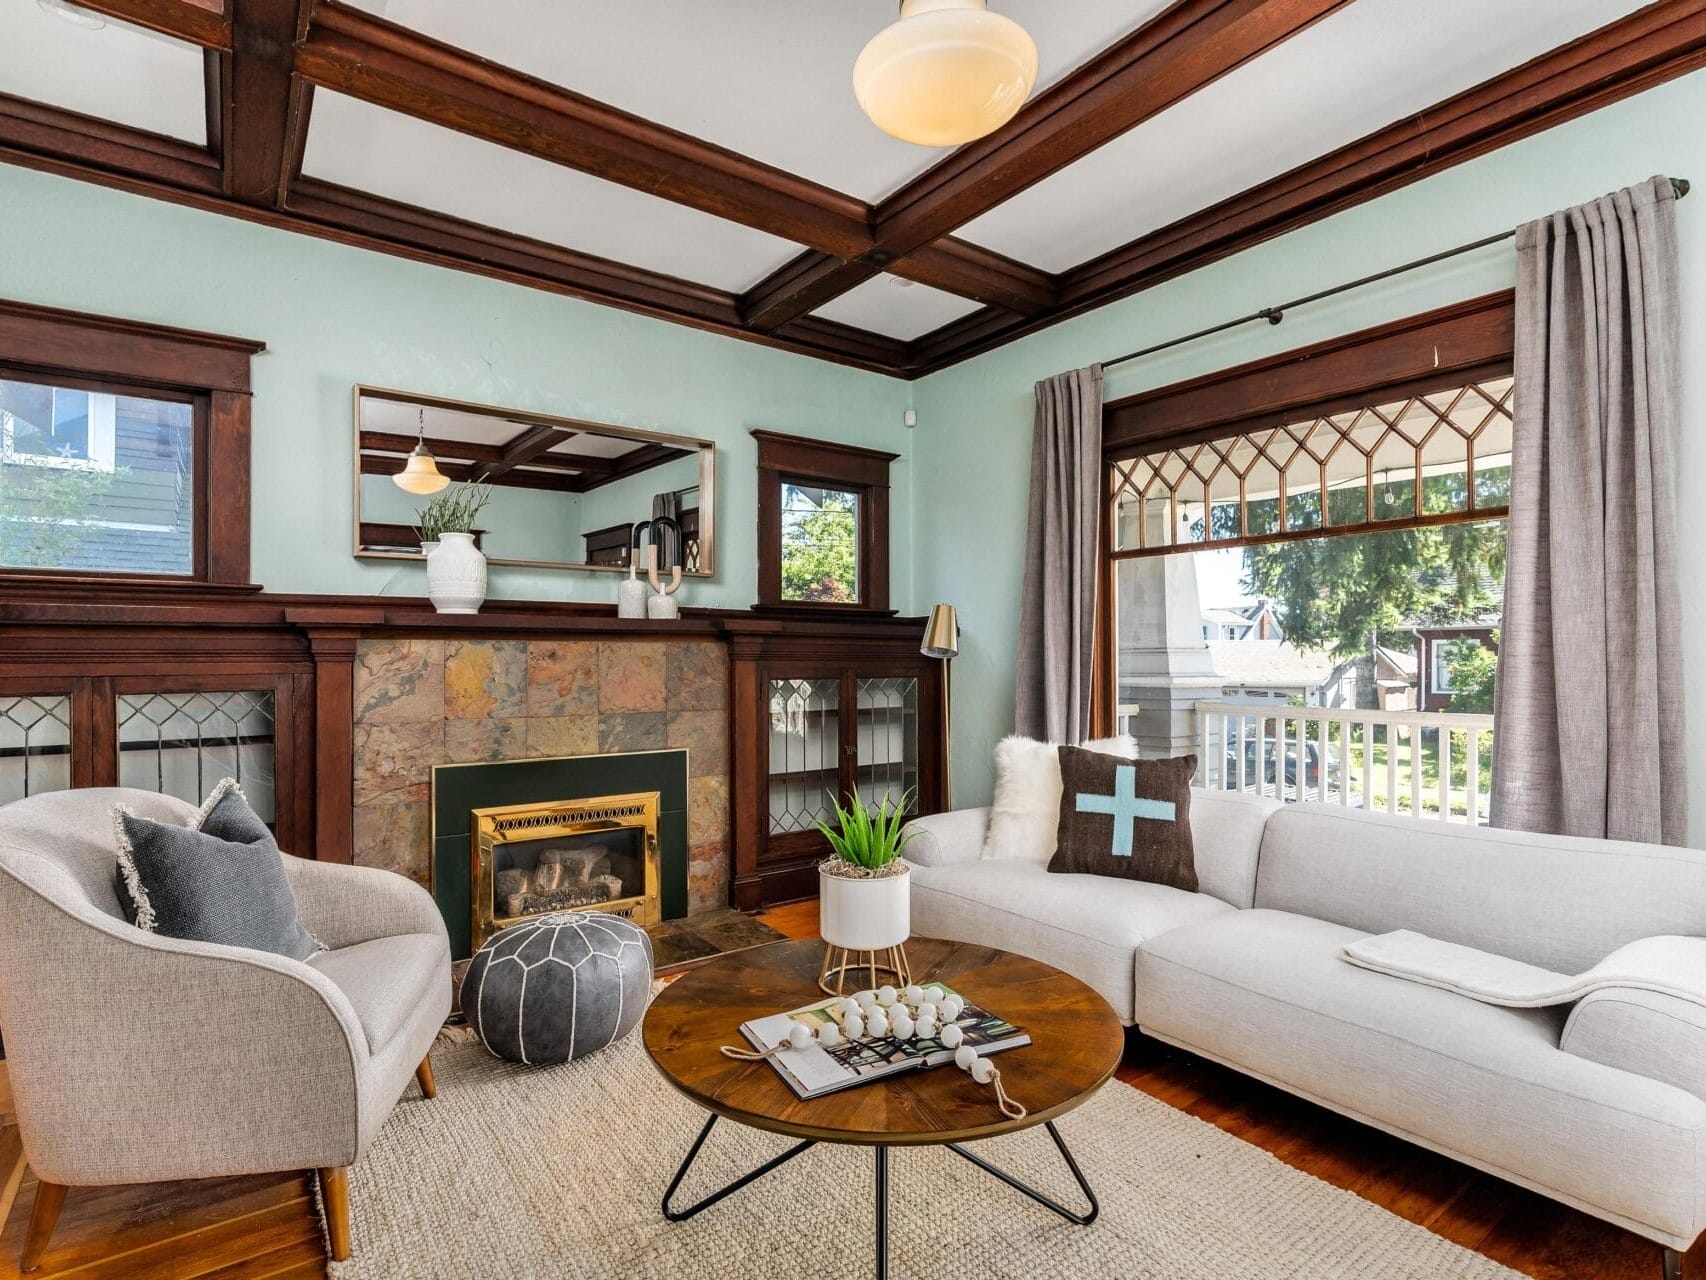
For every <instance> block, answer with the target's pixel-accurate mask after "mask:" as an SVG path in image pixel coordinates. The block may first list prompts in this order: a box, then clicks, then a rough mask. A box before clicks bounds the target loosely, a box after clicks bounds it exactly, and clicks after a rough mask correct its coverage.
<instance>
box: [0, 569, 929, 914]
mask: <svg viewBox="0 0 1706 1280" xmlns="http://www.w3.org/2000/svg"><path fill="white" fill-rule="evenodd" d="M615 612H616V611H615V606H614V604H601V603H585V602H577V601H561V602H550V601H506V600H493V601H488V602H487V604H486V606H485V608H484V609H483V610H482V611H481V612H480V613H479V614H477V615H474V616H465V617H464V616H446V615H441V614H438V613H436V612H435V611H434V610H433V608H432V606H431V604H430V602H428V601H426V600H424V599H418V598H405V597H396V596H325V595H302V594H286V593H271V592H264V591H257V592H232V591H222V590H217V589H209V588H206V587H198V586H196V585H194V584H182V583H173V584H166V583H160V584H154V583H142V584H136V585H135V586H134V589H133V587H132V585H129V584H127V586H126V587H125V588H124V589H123V592H122V593H120V592H118V591H116V590H115V589H114V588H113V587H112V586H111V584H107V585H104V586H103V585H101V584H99V583H96V582H91V581H88V580H83V579H76V578H59V579H55V578H48V577H45V576H44V577H43V578H41V579H31V580H29V581H26V582H18V581H16V580H15V579H13V580H9V581H7V582H5V583H4V584H0V697H3V696H9V695H31V694H35V695H43V694H55V695H64V696H67V697H69V698H70V701H71V706H72V716H71V718H72V720H73V725H72V732H71V738H72V751H71V754H72V785H73V786H112V785H116V784H117V782H118V748H117V738H118V726H117V723H116V719H115V715H114V711H113V707H114V698H115V696H117V695H118V694H122V693H126V692H129V693H136V692H141V691H181V690H191V689H201V690H216V689H231V688H266V689H270V690H272V691H273V693H274V698H275V704H274V705H275V707H276V708H277V713H278V714H277V717H276V723H275V733H276V740H275V769H276V774H277V779H276V780H277V788H278V812H277V823H278V835H279V840H280V843H281V844H282V845H283V846H284V847H285V848H288V849H290V850H291V851H292V852H296V853H301V854H303V855H305V856H309V857H316V858H320V859H323V860H327V861H337V862H350V861H352V860H353V850H354V778H353V771H354V747H355V727H354V718H355V706H354V698H355V664H356V659H357V655H358V652H359V648H360V645H361V644H362V642H363V641H370V640H376V639H385V638H399V639H401V638H428V639H479V640H501V639H515V640H547V639H550V638H553V637H560V638H563V639H582V640H598V639H621V640H632V641H648V642H659V643H668V642H671V641H679V642H698V643H704V642H706V641H713V642H716V643H719V644H722V645H725V646H726V647H727V650H728V653H729V657H730V664H729V665H730V690H729V699H730V701H729V707H730V721H731V724H735V723H738V724H739V725H740V726H741V728H740V732H739V734H738V735H734V734H731V737H736V736H738V738H739V741H731V746H730V754H729V760H730V776H729V787H730V792H731V794H730V797H729V804H730V808H731V810H732V811H733V812H734V813H737V814H741V815H747V816H748V817H749V818H750V816H751V815H754V814H756V813H757V812H758V811H759V809H760V807H761V806H762V803H763V788H764V786H765V778H764V777H763V775H762V773H761V772H759V771H758V766H759V765H760V763H761V762H760V760H759V758H758V757H757V756H756V755H755V754H754V753H753V752H751V751H750V750H749V749H748V744H749V743H750V741H751V738H750V732H751V729H752V727H753V726H755V725H756V724H757V721H758V717H759V716H760V715H761V707H760V705H759V704H758V702H757V701H755V699H757V698H758V696H759V694H760V692H761V684H760V683H759V682H757V681H756V680H755V678H754V677H755V676H756V674H757V668H758V666H759V664H761V663H768V662H771V661H773V660H775V659H778V658H781V657H783V656H787V657H789V658H790V659H791V660H802V659H803V660H807V661H809V662H813V663H817V662H827V661H832V660H833V661H838V662H847V661H853V662H861V661H875V662H877V663H879V664H881V663H888V664H889V665H890V667H894V665H895V664H896V663H903V662H905V663H906V665H907V666H908V667H909V668H910V665H911V663H913V662H918V661H921V660H919V659H918V658H917V651H918V643H919V638H920V637H921V636H922V634H923V631H924V619H922V618H902V617H896V616H892V615H885V614H878V615H872V614H869V613H861V614H840V613H837V612H835V611H833V610H812V609H802V608H792V609H787V610H781V609H777V610H773V611H760V610H745V609H711V608H691V607H689V608H684V609H683V611H682V614H683V616H682V617H681V618H680V619H677V620H673V621H657V622H654V621H650V620H633V621H631V620H623V619H618V618H617V617H616V616H615ZM908 655H910V661H907V656H908ZM896 669H898V668H896ZM922 669H923V668H920V670H922ZM931 688H932V691H933V690H934V686H931ZM930 776H931V778H932V779H934V778H935V777H936V776H938V771H937V770H936V769H935V768H932V769H931V770H930ZM743 832H744V828H743V826H742V824H741V823H740V822H738V821H737V824H736V833H735V836H734V839H735V841H736V846H737V847H736V850H735V859H736V861H737V862H740V861H743V860H744V859H743V858H742V855H741V854H740V850H739V844H740V842H741V841H742V840H743V838H744V834H743ZM747 870H748V876H749V879H748V883H747V884H746V885H745V887H743V889H742V891H741V896H742V898H743V901H746V902H747V904H748V905H754V904H755V902H756V899H753V898H752V895H753V893H755V892H756V889H755V888H754V882H752V881H751V879H750V874H751V868H750V867H748V868H747ZM798 879H799V877H798V876H797V875H795V876H794V877H793V879H791V880H790V881H789V883H790V884H792V883H794V881H796V880H798ZM764 896H765V897H766V898H767V899H768V898H769V897H770V896H771V895H770V894H769V893H768V892H766V893H765V894H764Z"/></svg>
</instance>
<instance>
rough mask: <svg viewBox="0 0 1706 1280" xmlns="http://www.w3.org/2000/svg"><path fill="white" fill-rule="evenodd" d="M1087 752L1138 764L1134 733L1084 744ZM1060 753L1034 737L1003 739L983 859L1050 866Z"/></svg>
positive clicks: (997, 751) (998, 746)
mask: <svg viewBox="0 0 1706 1280" xmlns="http://www.w3.org/2000/svg"><path fill="white" fill-rule="evenodd" d="M1081 745H1082V746H1083V747H1084V749H1085V750H1086V751H1100V752H1101V753H1102V754H1104V755H1110V756H1124V757H1125V758H1126V759H1127V760H1135V759H1137V743H1136V741H1134V740H1133V738H1132V737H1131V735H1130V734H1120V735H1118V736H1117V737H1113V738H1097V739H1095V740H1093V741H1091V742H1086V743H1082V744H1081ZM1062 789H1063V787H1062V783H1061V780H1060V748H1059V747H1058V746H1057V745H1056V744H1054V743H1052V742H1038V741H1036V740H1035V739H1032V738H1020V737H1011V738H1003V739H1001V741H1000V742H998V743H997V744H996V746H995V800H994V802H993V803H992V804H991V806H990V812H989V834H988V835H987V836H985V837H984V841H983V856H984V857H986V858H998V859H1005V860H1010V861H1014V862H1034V863H1036V864H1037V865H1038V866H1039V867H1046V866H1047V865H1048V863H1049V859H1050V858H1052V857H1054V846H1055V834H1056V832H1057V830H1058V829H1059V826H1060V794H1061V791H1062Z"/></svg>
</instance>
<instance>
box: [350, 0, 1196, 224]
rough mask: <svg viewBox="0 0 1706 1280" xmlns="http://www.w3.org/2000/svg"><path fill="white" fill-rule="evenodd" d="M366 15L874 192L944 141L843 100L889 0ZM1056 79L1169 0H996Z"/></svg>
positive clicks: (451, 8) (479, 7) (418, 9)
mask: <svg viewBox="0 0 1706 1280" xmlns="http://www.w3.org/2000/svg"><path fill="white" fill-rule="evenodd" d="M353 3H354V4H355V5H356V6H357V7H359V8H362V9H365V10H367V11H368V12H370V13H375V14H378V15H380V16H382V17H385V18H388V19H390V20H391V21H393V22H397V23H401V24H402V25H403V26H406V27H410V28H412V29H414V30H416V31H419V32H422V33H423V34H425V35H429V36H432V37H433V38H434V39H437V40H443V41H445V42H447V43H449V44H453V45H456V46H458V47H460V48H464V49H468V50H471V51H473V52H474V53H478V54H480V55H481V56H482V57H485V58H490V59H491V60H493V61H494V62H499V63H502V64H503V65H505V66H507V67H512V68H514V69H515V70H517V71H524V72H526V73H527V74H529V75H533V76H538V77H539V78H540V79H542V80H548V81H550V82H551V83H552V84H556V85H561V86H562V87H564V88H567V89H573V90H574V91H575V92H576V93H583V94H585V95H586V96H588V97H590V98H594V99H597V100H598V101H600V102H607V103H609V104H611V105H612V106H616V107H620V108H622V109H623V110H624V111H631V112H633V113H634V114H635V115H639V116H643V117H644V118H645V119H647V120H655V121H657V122H658V123H659V124H664V125H668V126H669V127H670V128H673V129H679V130H680V131H681V132H683V133H688V134H691V135H693V136H694V137H697V138H703V139H705V140H706V141H709V142H714V143H716V144H717V145H719V146H723V147H728V148H730V149H731V150H734V151H738V152H740V153H742V154H743V155H749V156H752V157H753V158H755V159H758V160H762V161H765V162H766V163H768V164H772V165H776V166H777V167H778V168H782V169H786V170H788V171H789V172H790V173H797V174H800V175H801V176H803V177H807V178H810V179H812V180H813V181H816V182H821V183H823V184H824V185H826V186H830V187H834V188H835V189H836V190H838V191H845V192H848V193H850V194H852V195H855V196H858V197H860V198H861V199H864V200H871V201H874V200H877V199H879V198H881V197H882V196H885V195H887V194H888V193H889V192H891V191H893V190H894V189H895V188H896V187H898V186H900V185H901V184H902V183H904V182H906V181H907V180H908V179H910V178H913V177H915V176H916V175H917V174H919V173H920V172H922V171H923V170H924V169H926V168H928V167H929V166H930V165H931V164H933V163H934V162H935V161H936V160H937V159H939V158H940V157H941V156H942V154H944V153H943V152H942V151H939V150H935V149H931V148H927V147H918V146H914V145H912V144H911V143H906V142H900V141H897V140H896V139H894V138H891V137H889V136H888V135H886V134H884V133H882V132H881V131H880V130H878V129H877V127H876V126H875V125H873V124H872V123H871V122H870V121H869V120H867V119H866V118H865V116H864V114H863V113H862V112H861V111H860V110H859V105H858V103H857V102H855V101H854V99H853V62H854V60H855V59H856V58H857V57H858V56H859V51H860V50H861V49H863V48H864V47H865V42H866V41H868V40H869V39H870V38H871V37H872V36H874V35H875V34H876V33H877V32H878V31H880V30H882V28H883V27H885V26H887V25H888V24H889V23H891V22H893V21H894V20H895V15H896V5H895V2H894V0H726V2H725V3H720V4H707V3H703V2H702V0H697V2H696V0H620V2H619V3H610V0H599V2H598V3H593V0H484V2H483V3H478V4H472V3H469V0H353ZM993 7H994V8H995V9H996V10H997V11H998V12H1000V13H1003V14H1005V15H1006V16H1008V17H1010V18H1012V19H1014V20H1015V21H1016V22H1018V23H1019V24H1020V25H1021V26H1023V27H1024V28H1025V29H1026V30H1028V31H1029V32H1030V33H1031V36H1032V38H1033V39H1035V40H1036V42H1037V54H1038V59H1039V64H1040V65H1039V68H1038V73H1037V87H1038V88H1039V89H1041V88H1043V87H1045V86H1047V85H1048V84H1051V83H1053V82H1054V81H1055V80H1058V79H1059V78H1060V77H1061V76H1063V75H1065V74H1066V73H1067V72H1069V71H1071V70H1072V69H1073V68H1074V67H1077V66H1078V65H1079V64H1080V63H1082V62H1084V61H1085V60H1086V59H1087V58H1089V57H1090V56H1091V55H1092V54H1094V53H1096V52H1098V51H1100V50H1101V49H1103V48H1106V47H1107V46H1108V45H1110V44H1112V43H1113V42H1114V41H1116V40H1117V39H1119V38H1120V37H1121V36H1123V35H1124V34H1125V33H1126V32H1128V31H1131V30H1133V29H1134V28H1136V27H1139V26H1141V25H1143V23H1145V22H1147V21H1148V20H1149V19H1150V18H1152V17H1154V16H1155V15H1156V14H1157V13H1159V12H1160V11H1161V10H1162V9H1164V8H1165V7H1166V4H1165V0H1136V2H1135V3H1134V0H994V5H993Z"/></svg>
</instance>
